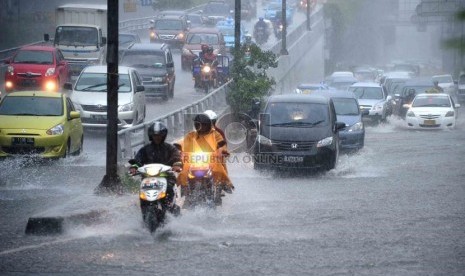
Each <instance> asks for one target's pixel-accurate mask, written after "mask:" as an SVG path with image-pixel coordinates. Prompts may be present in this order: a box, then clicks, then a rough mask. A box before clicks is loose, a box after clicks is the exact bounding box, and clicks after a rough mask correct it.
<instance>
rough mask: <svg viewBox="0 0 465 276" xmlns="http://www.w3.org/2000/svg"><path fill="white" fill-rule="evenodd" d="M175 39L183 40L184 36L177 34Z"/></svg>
mask: <svg viewBox="0 0 465 276" xmlns="http://www.w3.org/2000/svg"><path fill="white" fill-rule="evenodd" d="M176 38H177V39H183V38H184V34H183V33H179V34H178V35H177V36H176Z"/></svg>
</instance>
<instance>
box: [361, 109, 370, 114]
mask: <svg viewBox="0 0 465 276" xmlns="http://www.w3.org/2000/svg"><path fill="white" fill-rule="evenodd" d="M368 115H370V111H369V110H366V109H364V110H362V116H368Z"/></svg>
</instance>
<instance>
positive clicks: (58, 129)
mask: <svg viewBox="0 0 465 276" xmlns="http://www.w3.org/2000/svg"><path fill="white" fill-rule="evenodd" d="M64 130H65V129H64V127H63V125H62V124H59V125H56V126H54V127H52V128H51V129H48V130H47V131H46V133H47V134H48V135H62V134H63V132H64Z"/></svg>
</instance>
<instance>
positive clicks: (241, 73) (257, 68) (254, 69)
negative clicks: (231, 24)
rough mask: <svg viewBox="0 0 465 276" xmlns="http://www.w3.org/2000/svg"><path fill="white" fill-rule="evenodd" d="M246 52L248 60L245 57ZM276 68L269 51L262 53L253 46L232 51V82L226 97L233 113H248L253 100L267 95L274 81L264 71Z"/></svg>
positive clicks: (273, 55) (245, 46)
mask: <svg viewBox="0 0 465 276" xmlns="http://www.w3.org/2000/svg"><path fill="white" fill-rule="evenodd" d="M249 49H250V50H249ZM248 50H249V51H250V59H246V57H245V53H246V51H248ZM276 67H278V62H277V60H276V55H275V54H274V53H273V52H271V51H262V50H261V49H260V47H258V46H257V45H255V44H252V45H241V47H240V49H239V50H234V61H233V66H232V71H231V76H232V78H233V79H234V81H233V83H232V86H231V91H230V93H229V94H228V96H227V100H228V103H229V105H230V107H231V111H232V112H233V113H247V112H249V110H250V107H251V106H250V104H251V102H252V100H253V99H255V98H260V99H262V98H263V97H264V96H266V95H267V94H268V93H269V91H270V90H271V88H272V87H273V85H274V84H275V80H274V79H273V78H270V77H268V76H267V74H266V71H267V70H268V69H269V68H276Z"/></svg>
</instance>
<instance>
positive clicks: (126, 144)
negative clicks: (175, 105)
mask: <svg viewBox="0 0 465 276" xmlns="http://www.w3.org/2000/svg"><path fill="white" fill-rule="evenodd" d="M231 83H232V81H229V82H227V83H225V84H224V85H222V86H220V87H219V88H217V89H215V90H214V91H212V92H211V93H210V94H208V95H206V96H205V97H203V98H202V99H200V100H198V101H196V102H194V103H192V104H190V105H188V106H185V107H183V108H181V109H178V110H176V111H173V112H171V113H169V114H166V115H163V116H160V117H158V118H156V119H153V120H151V121H149V122H145V123H144V124H141V125H137V126H134V127H130V128H127V129H122V130H120V131H118V142H119V154H118V156H119V158H120V160H127V159H129V158H131V157H133V156H134V155H135V151H136V149H138V148H140V147H142V146H143V145H145V144H147V143H149V140H148V137H147V128H148V126H149V125H150V124H151V123H153V122H155V121H161V122H163V123H164V124H165V125H166V126H167V127H168V129H169V131H168V137H167V141H175V140H176V139H179V138H180V137H183V136H184V135H185V134H187V133H186V131H189V130H191V129H192V128H193V122H192V118H191V117H190V116H188V115H189V114H198V113H201V112H203V111H204V110H207V109H211V110H214V111H216V112H218V113H221V112H222V111H223V110H225V109H226V108H227V104H226V95H227V93H228V91H229V88H230V85H231Z"/></svg>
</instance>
